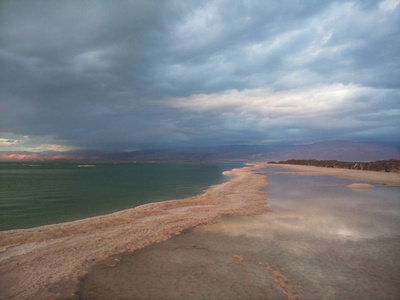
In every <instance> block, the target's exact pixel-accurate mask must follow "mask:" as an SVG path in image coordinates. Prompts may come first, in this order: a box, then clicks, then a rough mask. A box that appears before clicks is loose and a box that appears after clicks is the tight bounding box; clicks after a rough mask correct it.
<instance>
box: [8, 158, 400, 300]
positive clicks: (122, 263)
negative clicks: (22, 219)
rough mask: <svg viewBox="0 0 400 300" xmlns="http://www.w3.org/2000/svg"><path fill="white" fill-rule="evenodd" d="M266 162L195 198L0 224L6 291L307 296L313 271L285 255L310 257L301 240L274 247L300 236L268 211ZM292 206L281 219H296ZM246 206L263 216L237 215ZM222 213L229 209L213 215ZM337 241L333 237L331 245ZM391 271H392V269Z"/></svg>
mask: <svg viewBox="0 0 400 300" xmlns="http://www.w3.org/2000/svg"><path fill="white" fill-rule="evenodd" d="M266 166H267V164H255V165H254V166H253V167H246V168H243V169H238V170H234V171H232V172H226V175H231V176H233V178H232V179H231V180H230V181H228V182H226V183H223V184H220V185H217V186H213V187H211V188H209V189H208V190H207V191H206V192H205V193H204V194H202V195H200V196H197V197H192V198H188V199H184V200H179V201H167V202H162V203H154V204H149V205H144V206H141V207H138V208H135V209H131V210H126V211H122V212H119V213H115V214H112V215H107V216H101V217H96V218H91V219H86V220H81V221H77V222H71V223H64V224H58V225H51V226H44V227H39V228H34V229H29V230H14V231H5V232H0V298H4V299H54V298H59V299H110V298H119V299H132V298H133V299H149V298H150V299H188V298H190V299H204V298H210V297H211V298H213V299H235V298H236V299H259V298H262V299H300V297H301V296H302V295H306V296H307V295H308V296H309V295H310V291H309V290H308V291H303V287H302V285H304V282H306V280H304V279H303V280H301V277H302V276H303V277H304V276H305V277H307V276H308V273H307V274H304V273H302V267H301V266H299V265H296V268H291V266H290V265H288V264H286V263H284V261H283V260H282V259H283V257H290V255H292V257H294V258H296V259H298V258H299V255H300V257H303V256H305V257H307V255H306V252H304V251H305V249H303V248H304V247H305V246H304V244H299V245H297V246H296V247H295V251H297V252H296V253H297V254H298V255H294V253H292V252H290V251H289V252H287V253H283V252H282V251H283V250H284V248H283V247H276V244H277V242H276V239H275V238H276V236H275V237H273V235H276V234H278V235H280V236H281V237H283V241H281V243H283V244H284V245H286V246H287V245H288V243H289V244H290V240H292V239H294V238H295V237H296V235H293V232H291V234H290V235H289V236H285V235H284V233H283V232H280V231H279V230H278V231H276V228H280V226H279V225H280V224H281V225H282V226H283V225H284V224H283V223H280V224H279V223H277V222H275V221H276V219H274V218H273V217H271V216H274V213H275V212H273V213H266V212H267V211H268V209H267V208H266V207H265V204H266V198H265V194H264V193H263V192H262V191H261V190H262V189H263V188H265V187H266V186H267V181H266V177H265V174H264V172H263V171H262V169H263V168H265V167H266ZM275 166H277V165H274V167H275ZM282 167H284V168H290V169H293V170H295V171H296V172H293V173H296V174H298V172H304V173H303V174H308V175H311V174H313V175H332V176H338V177H343V178H349V177H351V178H352V179H357V180H360V181H369V182H378V183H381V184H385V185H390V186H400V175H399V174H389V173H378V172H366V171H353V170H342V169H340V170H336V169H335V170H332V169H325V168H317V167H306V166H293V167H292V166H288V165H283V166H282ZM332 171H333V172H332ZM273 173H274V174H279V173H280V171H279V170H276V171H275V172H273ZM284 173H285V174H289V175H290V173H291V172H287V171H286V172H284ZM360 184H364V183H360ZM286 189H287V188H286ZM349 190H350V189H349ZM355 192H358V191H355ZM267 196H268V194H267ZM291 204H292V206H293V203H291ZM296 209H297V208H296ZM296 209H295V210H294V211H291V213H290V214H289V216H287V215H286V216H285V218H286V219H287V218H289V219H290V218H298V216H297V217H296ZM299 210H300V209H299ZM263 213H266V214H263ZM250 215H259V216H258V217H257V216H253V217H232V216H250ZM229 216H231V217H229ZM221 217H226V218H223V219H222V221H221V222H220V223H218V224H216V223H217V222H218V221H220V218H221ZM271 220H273V222H272V223H271ZM305 220H306V219H304V218H303V219H302V220H300V221H299V222H300V223H299V224H302V223H304V221H305ZM305 223H306V224H308V223H307V222H305ZM209 224H215V225H209ZM317 224H318V223H317ZM199 225H206V226H199ZM272 225H274V226H272ZM289 225H290V224H289ZM314 225H315V224H314ZM287 226H288V225H287V224H286V226H283V228H287ZM292 226H293V224H292ZM297 226H299V225H297ZM317 227H318V225H317ZM274 230H275V231H274ZM182 232H183V233H182ZM181 233H182V234H181ZM324 234H325V233H324ZM272 237H273V239H268V238H272ZM298 238H300V241H299V243H304V241H306V242H309V241H310V236H308V235H306V236H303V235H298ZM288 239H289V240H288ZM160 242H162V243H160ZM270 243H272V244H270ZM274 243H275V244H274ZM336 244H337V243H336V242H335V241H334V242H333V244H332V245H336ZM329 245H331V244H329ZM372 245H373V243H372ZM368 246H371V245H368ZM145 247H146V248H145ZM321 247H322V248H324V247H326V246H324V245H322V246H321ZM334 251H337V250H334ZM328 252H329V251H328ZM282 253H283V256H282V255H281V254H282ZM390 253H392V252H390ZM395 258H396V257H395ZM320 259H321V260H323V256H321V257H320ZM336 262H337V261H336ZM367 263H368V262H367ZM304 268H305V267H304ZM304 268H303V269H304ZM360 268H361V267H360ZM296 270H297V271H296ZM303 271H304V270H303ZM296 272H297V273H296ZM307 272H310V271H307ZM299 274H300V275H299ZM338 274H340V272H338ZM385 274H386V273H385ZM395 274H396V273H395ZM321 276H323V275H321ZM338 276H339V275H338ZM385 276H386V275H385ZM387 276H389V278H391V276H393V274H392V273H390V274H389V275H387ZM390 280H391V279H390ZM390 280H389V281H390ZM352 284H354V282H353V283H352ZM355 284H357V282H355ZM201 291H203V292H201ZM311 295H312V293H311ZM328 296H329V295H328ZM308 298H309V297H305V299H308ZM310 299H312V298H310ZM315 299H318V298H315ZM319 299H321V298H319ZM326 299H335V298H334V297H333V298H332V297H326ZM389 299H390V297H389Z"/></svg>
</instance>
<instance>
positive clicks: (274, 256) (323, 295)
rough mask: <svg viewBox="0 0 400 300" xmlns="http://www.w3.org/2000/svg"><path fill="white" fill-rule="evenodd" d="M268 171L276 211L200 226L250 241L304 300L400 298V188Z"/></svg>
mask: <svg viewBox="0 0 400 300" xmlns="http://www.w3.org/2000/svg"><path fill="white" fill-rule="evenodd" d="M265 171H266V173H267V176H268V181H269V183H270V184H269V186H268V187H267V188H266V194H267V202H268V207H269V208H270V209H271V210H272V212H271V213H268V214H266V215H262V216H255V217H251V218H248V217H245V218H231V219H226V220H224V221H222V222H221V223H220V224H217V225H214V226H209V227H204V228H202V229H201V230H203V231H208V232H215V233H224V234H227V235H230V236H232V237H235V238H237V239H238V241H240V240H242V241H245V240H246V241H248V240H249V239H251V246H252V249H253V251H256V252H257V253H259V255H260V256H262V257H263V258H265V259H266V260H269V261H270V262H272V263H274V264H276V265H279V266H280V267H282V268H284V269H285V272H286V275H287V276H288V277H289V278H291V280H293V281H294V282H296V283H297V284H298V285H301V286H302V287H303V290H302V296H303V298H304V299H400V281H399V278H400V265H399V263H398V262H399V260H400V251H399V249H400V235H399V232H400V231H399V229H400V188H398V187H379V186H378V187H375V188H373V189H369V190H351V189H349V188H347V187H346V185H349V184H351V183H355V182H356V181H353V180H347V179H340V178H334V177H328V176H302V175H293V174H292V173H291V174H286V175H285V174H278V173H277V171H278V170H277V168H274V167H272V168H267V169H266V170H265ZM279 171H280V169H279ZM357 183H364V182H357ZM370 184H374V183H370ZM374 185H375V186H376V184H374Z"/></svg>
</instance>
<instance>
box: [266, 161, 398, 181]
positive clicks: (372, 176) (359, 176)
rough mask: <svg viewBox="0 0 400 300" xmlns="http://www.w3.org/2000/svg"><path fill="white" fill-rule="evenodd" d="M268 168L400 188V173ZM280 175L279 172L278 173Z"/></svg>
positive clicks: (294, 173) (292, 167)
mask: <svg viewBox="0 0 400 300" xmlns="http://www.w3.org/2000/svg"><path fill="white" fill-rule="evenodd" d="M267 166H271V167H273V166H275V167H280V168H283V169H290V170H294V171H295V172H285V174H292V175H321V176H333V177H339V178H344V179H351V180H356V181H369V182H375V183H380V184H382V185H383V186H388V187H390V186H400V174H399V173H387V172H378V171H365V170H352V169H344V168H343V169H342V168H327V167H315V166H306V165H291V164H276V163H274V164H267ZM276 173H279V172H276Z"/></svg>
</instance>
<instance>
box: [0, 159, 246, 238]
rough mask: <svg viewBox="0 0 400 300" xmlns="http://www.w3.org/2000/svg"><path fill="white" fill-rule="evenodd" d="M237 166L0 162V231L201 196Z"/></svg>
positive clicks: (238, 166) (239, 164) (233, 164)
mask: <svg viewBox="0 0 400 300" xmlns="http://www.w3.org/2000/svg"><path fill="white" fill-rule="evenodd" d="M242 166H243V164H242V163H236V162H235V163H99V164H83V163H32V164H22V163H0V230H1V231H3V230H11V229H24V228H32V227H36V226H42V225H49V224H55V223H61V222H68V221H74V220H79V219H84V218H88V217H93V216H99V215H103V214H108V213H113V212H116V211H120V210H124V209H128V208H133V207H137V206H139V205H142V204H147V203H151V202H159V201H166V200H172V199H182V198H185V197H189V196H195V195H198V194H201V193H202V192H203V191H204V190H205V189H207V188H208V187H209V186H211V185H215V184H219V183H222V182H224V181H226V180H228V179H227V178H226V177H224V176H223V175H222V172H224V171H227V170H231V169H233V168H240V167H242Z"/></svg>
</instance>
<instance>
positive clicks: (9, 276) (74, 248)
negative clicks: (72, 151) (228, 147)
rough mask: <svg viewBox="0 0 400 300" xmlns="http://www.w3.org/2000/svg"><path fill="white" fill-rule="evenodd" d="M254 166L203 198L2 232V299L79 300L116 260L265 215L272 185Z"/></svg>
mask: <svg viewBox="0 0 400 300" xmlns="http://www.w3.org/2000/svg"><path fill="white" fill-rule="evenodd" d="M264 166H265V164H254V165H252V166H248V167H244V168H242V169H234V170H232V171H229V172H225V173H224V175H226V176H232V179H231V180H230V181H228V182H225V183H222V184H220V185H216V186H212V187H210V188H209V189H207V190H206V191H205V192H204V193H203V194H202V195H199V196H195V197H191V198H186V199H182V200H173V201H166V202H160V203H152V204H147V205H143V206H139V207H137V208H133V209H129V210H125V211H121V212H118V213H114V214H110V215H105V216H99V217H95V218H89V219H85V220H80V221H76V222H70V223H62V224H55V225H49V226H43V227H37V228H32V229H24V230H10V231H3V232H0V299H54V298H60V297H61V298H76V297H77V296H76V295H74V294H73V292H74V287H75V284H76V283H77V282H78V279H79V278H81V277H82V276H84V275H85V274H86V273H87V271H88V270H89V268H90V267H91V266H93V265H95V264H96V263H98V262H99V261H102V260H104V259H106V258H108V257H110V256H111V255H115V254H120V253H130V252H133V251H134V250H137V249H142V248H144V247H146V246H148V245H150V244H152V243H157V242H161V241H165V240H167V239H169V238H170V237H171V236H174V235H178V234H179V233H181V232H182V231H183V230H185V229H188V228H192V227H195V226H198V225H203V224H212V223H216V222H217V221H218V220H219V218H221V217H222V216H246V215H254V214H261V213H264V212H266V211H267V209H266V208H265V196H264V194H263V192H262V191H261V189H262V188H264V187H265V186H266V185H267V181H266V179H265V176H264V175H262V174H257V173H256V172H254V171H255V170H258V169H260V168H263V167H264Z"/></svg>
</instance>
